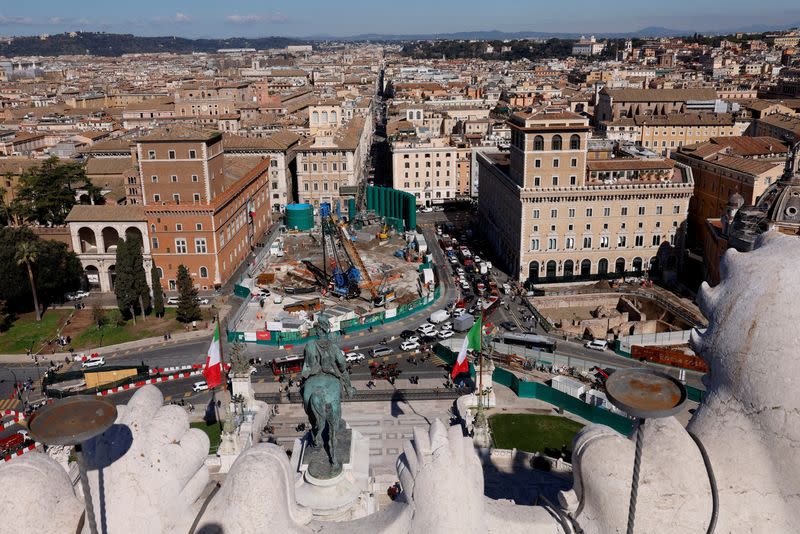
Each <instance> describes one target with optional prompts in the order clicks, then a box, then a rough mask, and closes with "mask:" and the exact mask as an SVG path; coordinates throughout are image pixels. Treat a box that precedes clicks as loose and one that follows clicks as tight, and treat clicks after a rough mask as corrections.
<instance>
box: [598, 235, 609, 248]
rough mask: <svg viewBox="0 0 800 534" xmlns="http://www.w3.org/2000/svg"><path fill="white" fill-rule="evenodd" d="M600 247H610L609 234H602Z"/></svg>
mask: <svg viewBox="0 0 800 534" xmlns="http://www.w3.org/2000/svg"><path fill="white" fill-rule="evenodd" d="M600 248H608V236H607V235H604V236H600Z"/></svg>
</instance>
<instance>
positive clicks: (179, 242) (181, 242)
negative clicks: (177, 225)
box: [175, 239, 186, 254]
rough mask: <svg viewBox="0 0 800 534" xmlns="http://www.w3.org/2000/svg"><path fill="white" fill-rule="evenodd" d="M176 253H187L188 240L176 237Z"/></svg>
mask: <svg viewBox="0 0 800 534" xmlns="http://www.w3.org/2000/svg"><path fill="white" fill-rule="evenodd" d="M175 254H186V240H185V239H176V240H175Z"/></svg>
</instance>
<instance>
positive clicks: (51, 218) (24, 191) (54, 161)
mask: <svg viewBox="0 0 800 534" xmlns="http://www.w3.org/2000/svg"><path fill="white" fill-rule="evenodd" d="M77 188H85V189H87V190H88V191H89V193H90V196H91V198H92V201H99V200H102V198H101V197H100V190H99V189H98V188H96V187H94V186H93V185H92V183H91V182H90V181H89V180H88V179H87V178H86V172H85V171H84V169H83V167H82V166H81V165H80V164H79V163H76V162H67V163H62V162H61V161H60V160H59V159H58V158H56V157H52V158H49V159H47V160H45V161H44V162H43V163H42V164H41V165H39V166H37V167H31V168H30V169H27V170H26V171H24V172H23V173H22V175H21V176H20V181H19V191H18V192H17V196H16V198H15V199H14V201H13V203H12V209H13V211H14V213H15V214H17V215H19V217H21V218H22V219H24V220H25V221H28V222H35V223H38V224H42V225H46V226H55V225H62V224H64V223H65V222H66V219H67V215H69V211H70V210H71V209H72V206H74V205H75V189H77Z"/></svg>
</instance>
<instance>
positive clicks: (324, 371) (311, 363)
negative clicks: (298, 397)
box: [300, 329, 355, 467]
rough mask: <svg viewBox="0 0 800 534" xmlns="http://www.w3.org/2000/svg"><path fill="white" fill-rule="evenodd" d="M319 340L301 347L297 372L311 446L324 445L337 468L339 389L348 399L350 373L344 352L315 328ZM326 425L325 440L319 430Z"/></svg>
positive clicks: (350, 394) (340, 408) (340, 403)
mask: <svg viewBox="0 0 800 534" xmlns="http://www.w3.org/2000/svg"><path fill="white" fill-rule="evenodd" d="M317 335H318V337H319V339H317V340H315V341H311V342H309V343H308V344H307V345H306V347H305V349H304V350H303V355H304V357H305V360H304V362H303V371H302V373H301V374H300V376H301V377H303V378H304V379H305V382H304V383H303V389H302V393H303V408H305V411H306V414H307V415H308V419H309V422H310V423H311V437H312V441H311V443H312V446H313V447H320V446H323V447H324V446H325V445H327V447H326V448H327V449H328V458H329V460H330V463H331V465H333V466H335V467H338V466H339V464H338V462H337V459H336V443H337V441H336V430H337V429H338V428H339V426H340V425H341V422H342V390H344V393H345V395H347V397H348V398H350V397H352V396H353V395H354V394H355V388H354V387H353V386H352V385H351V384H350V374H349V373H348V372H347V363H346V361H345V357H344V352H342V349H340V348H339V347H338V346H337V345H336V344H335V343H333V342H332V341H331V340H330V339H329V338H328V337H327V334H325V333H324V332H322V330H321V329H317ZM326 426H327V427H328V439H327V442H326V441H325V440H324V438H323V431H324V430H325V427H326Z"/></svg>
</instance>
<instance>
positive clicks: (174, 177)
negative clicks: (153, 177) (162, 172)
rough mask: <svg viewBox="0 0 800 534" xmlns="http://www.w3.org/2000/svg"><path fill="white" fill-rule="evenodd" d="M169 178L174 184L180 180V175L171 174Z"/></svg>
mask: <svg viewBox="0 0 800 534" xmlns="http://www.w3.org/2000/svg"><path fill="white" fill-rule="evenodd" d="M169 179H170V181H172V183H173V184H174V183H176V182H177V181H178V177H177V176H175V175H174V174H173V175H172V176H170V177H169Z"/></svg>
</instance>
